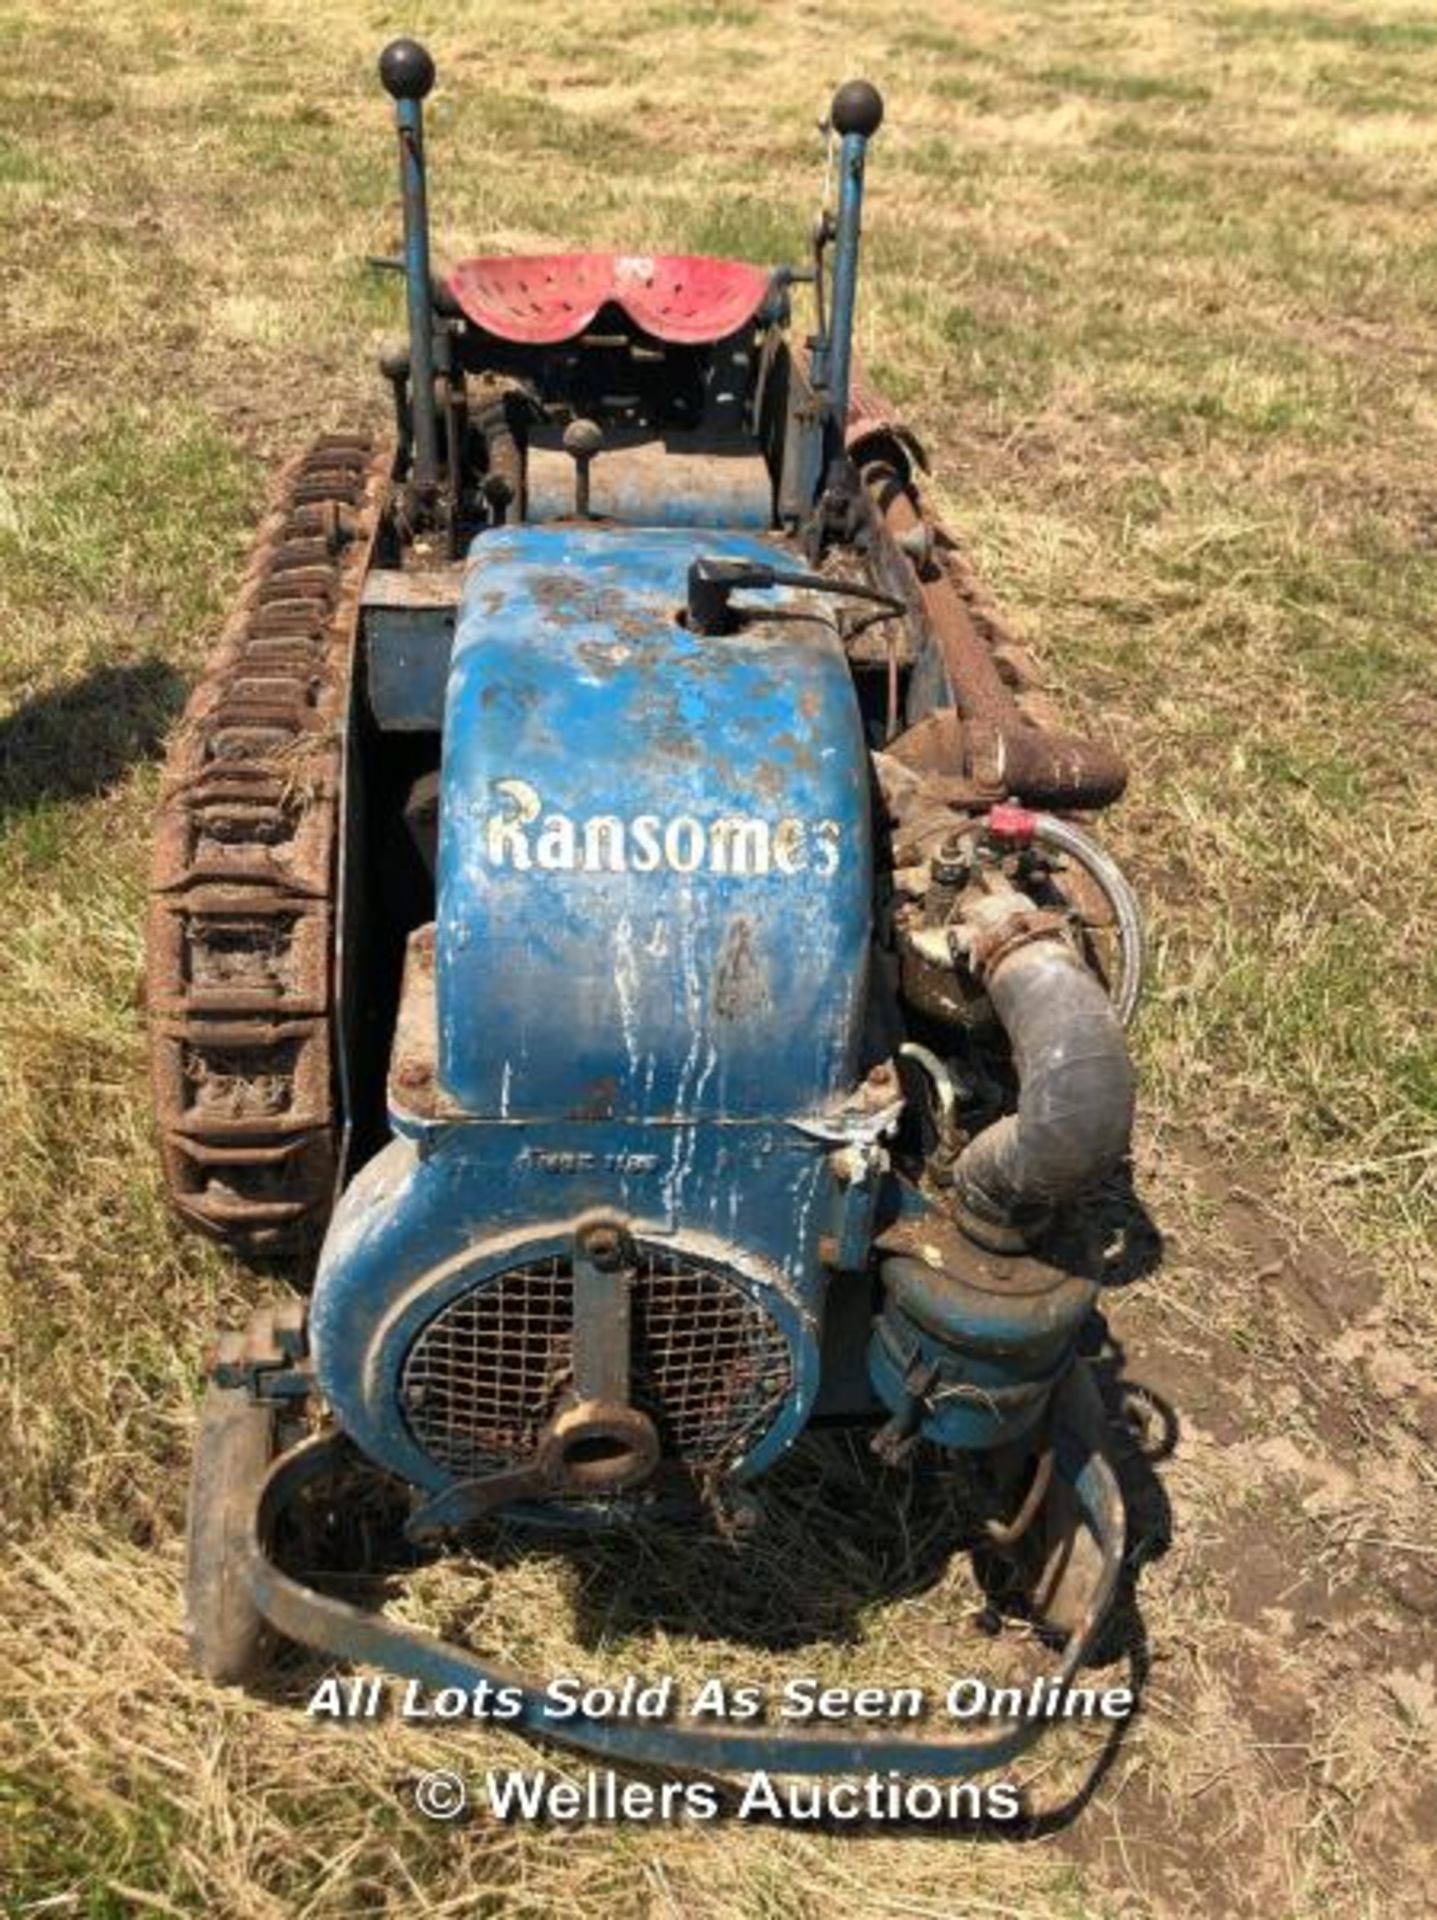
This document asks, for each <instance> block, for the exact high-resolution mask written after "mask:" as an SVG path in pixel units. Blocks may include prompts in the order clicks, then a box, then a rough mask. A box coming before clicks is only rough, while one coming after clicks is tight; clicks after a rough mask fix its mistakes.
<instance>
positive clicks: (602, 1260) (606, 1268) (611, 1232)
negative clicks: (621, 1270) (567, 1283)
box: [583, 1226, 625, 1273]
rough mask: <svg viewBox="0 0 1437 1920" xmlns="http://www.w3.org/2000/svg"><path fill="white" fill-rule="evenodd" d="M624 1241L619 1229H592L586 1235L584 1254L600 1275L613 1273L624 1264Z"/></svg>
mask: <svg viewBox="0 0 1437 1920" xmlns="http://www.w3.org/2000/svg"><path fill="white" fill-rule="evenodd" d="M624 1239H625V1236H624V1235H623V1233H621V1232H620V1230H619V1228H618V1227H607V1226H600V1227H590V1229H589V1231H588V1232H587V1233H586V1234H585V1235H584V1243H583V1244H584V1252H585V1253H586V1254H587V1255H588V1257H589V1259H590V1260H591V1261H592V1262H593V1264H594V1265H595V1266H596V1267H597V1268H598V1269H599V1271H600V1273H612V1272H613V1271H614V1269H615V1268H616V1267H621V1266H622V1265H623V1264H624Z"/></svg>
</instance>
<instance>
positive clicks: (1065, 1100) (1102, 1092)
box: [953, 939, 1133, 1227]
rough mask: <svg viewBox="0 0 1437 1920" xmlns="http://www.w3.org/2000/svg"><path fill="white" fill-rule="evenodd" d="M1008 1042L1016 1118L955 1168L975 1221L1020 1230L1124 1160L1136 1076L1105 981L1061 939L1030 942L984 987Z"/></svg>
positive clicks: (972, 1145) (969, 1149)
mask: <svg viewBox="0 0 1437 1920" xmlns="http://www.w3.org/2000/svg"><path fill="white" fill-rule="evenodd" d="M987 987H988V995H989V998H990V1000H991V1001H992V1003H993V1009H994V1011H995V1012H996V1013H997V1015H998V1018H999V1019H1000V1020H1001V1021H1002V1023H1003V1026H1004V1029H1005V1031H1006V1032H1007V1034H1008V1038H1009V1040H1010V1042H1011V1043H1012V1048H1013V1062H1014V1065H1015V1067H1016V1069H1017V1073H1018V1110H1017V1112H1016V1113H1010V1114H1006V1115H1005V1116H1004V1117H1003V1118H1002V1119H1001V1120H997V1121H995V1122H994V1123H993V1125H992V1126H991V1127H986V1128H984V1130H983V1132H982V1133H980V1134H979V1135H978V1136H977V1138H976V1139H974V1140H971V1141H970V1142H969V1143H968V1145H967V1146H966V1147H965V1148H964V1149H963V1151H962V1153H961V1154H960V1155H959V1156H958V1160H957V1162H956V1163H955V1166H954V1169H953V1180H954V1186H955V1188H956V1190H957V1194H958V1197H959V1199H960V1200H961V1201H962V1203H963V1205H964V1206H965V1207H966V1209H967V1210H968V1212H969V1214H970V1215H972V1216H973V1217H974V1219H975V1221H977V1222H980V1223H981V1222H984V1221H987V1222H991V1223H992V1224H993V1225H994V1226H996V1227H1011V1226H1021V1225H1022V1224H1024V1222H1025V1220H1026V1221H1031V1220H1033V1219H1034V1218H1035V1217H1037V1216H1041V1215H1044V1214H1046V1212H1047V1211H1048V1210H1049V1209H1050V1208H1052V1207H1053V1206H1055V1205H1058V1204H1060V1203H1061V1202H1063V1201H1066V1200H1072V1199H1074V1198H1075V1197H1076V1196H1077V1195H1078V1194H1080V1193H1081V1192H1082V1191H1083V1190H1084V1189H1085V1188H1086V1187H1088V1186H1091V1185H1092V1183H1093V1182H1094V1181H1097V1180H1100V1179H1101V1178H1102V1177H1103V1175H1104V1174H1106V1173H1110V1172H1111V1171H1112V1169H1113V1168H1114V1167H1115V1166H1116V1165H1117V1164H1118V1162H1119V1161H1120V1160H1121V1159H1122V1158H1123V1156H1124V1155H1125V1154H1126V1153H1127V1150H1128V1144H1129V1141H1130V1140H1131V1137H1132V1128H1133V1069H1132V1062H1131V1061H1130V1060H1129V1058H1128V1049H1127V1042H1126V1041H1125V1039H1124V1037H1123V1029H1122V1025H1121V1022H1120V1021H1119V1019H1118V1016H1117V1014H1116V1012H1115V1011H1114V1009H1113V1004H1112V1002H1111V1001H1110V1000H1109V998H1108V995H1107V992H1106V990H1105V988H1104V987H1103V984H1102V982H1101V981H1100V980H1099V979H1098V978H1097V977H1096V975H1095V974H1093V973H1092V972H1090V971H1089V969H1088V968H1087V967H1086V966H1085V965H1084V964H1083V962H1082V961H1081V960H1080V959H1079V958H1078V956H1077V954H1076V953H1074V952H1073V950H1072V949H1071V948H1070V947H1068V946H1066V945H1064V944H1063V943H1062V942H1061V941H1058V940H1053V939H1046V940H1033V941H1029V942H1028V943H1027V944H1026V945H1025V946H1021V947H1018V948H1017V949H1016V950H1015V951H1014V952H1012V953H1010V954H1008V955H1007V956H1006V958H1004V959H1001V960H1000V961H999V962H998V964H997V965H996V966H995V967H994V968H993V970H992V973H991V974H990V976H989V978H988V982H987Z"/></svg>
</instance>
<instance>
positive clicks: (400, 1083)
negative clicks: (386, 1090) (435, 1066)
mask: <svg viewBox="0 0 1437 1920" xmlns="http://www.w3.org/2000/svg"><path fill="white" fill-rule="evenodd" d="M428 1080H429V1069H428V1067H427V1066H426V1065H425V1064H424V1062H423V1061H422V1060H404V1061H401V1062H400V1064H399V1066H398V1067H397V1068H396V1069H395V1072H394V1084H395V1085H396V1086H397V1087H422V1086H425V1085H426V1084H427V1083H428Z"/></svg>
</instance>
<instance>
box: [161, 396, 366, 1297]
mask: <svg viewBox="0 0 1437 1920" xmlns="http://www.w3.org/2000/svg"><path fill="white" fill-rule="evenodd" d="M390 462H391V455H390V453H389V452H388V450H387V449H385V450H376V448H375V446H374V444H373V442H372V441H371V440H370V439H369V438H367V437H366V436H363V435H352V434H325V435H323V436H321V437H320V438H319V439H318V440H316V441H315V442H314V443H313V445H312V446H311V447H309V448H308V450H307V451H306V452H304V453H303V454H301V455H300V456H299V457H298V458H297V459H295V460H293V461H291V462H290V463H289V465H288V466H287V467H286V468H285V469H284V471H283V472H282V473H281V475H280V479H279V483H278V486H277V488H276V491H275V496H274V500H273V503H272V505H271V508H270V511H269V513H268V514H267V516H266V518H265V520H264V522H263V524H262V525H261V527H260V531H259V535H258V538H257V540H256V542H255V547H254V553H253V557H252V559H251V562H250V565H249V568H248V570H247V571H246V573H245V576H244V579H243V581H242V583H241V587H240V595H239V601H238V604H237V605H236V607H235V610H234V613H233V615H232V616H231V619H230V621H229V624H228V626H227V628H226V630H225V634H224V637H223V639H222V640H221V642H220V645H219V646H218V648H217V649H216V651H215V653H214V655H213V657H212V658H211V659H210V661H209V662H208V664H207V666H206V668H205V671H204V674H203V676H202V677H201V679H200V681H199V684H198V685H197V686H196V687H195V690H194V692H193V694H192V695H191V697H190V701H189V704H188V706H187V707H186V709H185V713H184V717H183V719H182V720H181V722H180V726H179V729H178V731H177V733H176V735H175V738H174V740H173V743H172V745H171V748H170V755H169V760H168V763H167V765H166V769H165V781H164V789H163V795H162V798H161V802H160V811H159V817H158V820H157V822H156V832H155V857H154V866H153V870H152V876H151V890H150V914H149V925H148V933H147V942H146V946H147V952H146V985H147V1002H148V1015H149V1033H150V1064H151V1072H152V1074H153V1078H154V1090H155V1106H156V1113H157V1115H158V1119H159V1127H160V1149H161V1155H162V1158H163V1161H164V1168H165V1177H166V1180H167V1182H168V1185H169V1190H170V1196H171V1198H172V1200H173V1202H174V1205H175V1207H176V1208H177V1210H178V1211H179V1213H180V1215H181V1216H182V1217H183V1218H184V1219H185V1220H186V1221H188V1222H189V1223H190V1224H191V1225H193V1226H196V1227H198V1228H200V1229H201V1230H202V1231H204V1232H206V1233H209V1234H211V1235H213V1236H214V1237H215V1238H217V1239H220V1240H222V1241H224V1242H225V1243H226V1244H227V1245H228V1246H230V1247H231V1248H232V1249H233V1250H234V1251H235V1252H237V1253H239V1254H241V1255H243V1256H245V1257H247V1258H251V1259H265V1258H274V1257H280V1256H286V1257H287V1256H292V1255H297V1254H301V1253H303V1252H304V1251H306V1250H307V1249H308V1248H309V1247H310V1246H311V1245H313V1244H314V1242H315V1240H316V1239H317V1236H318V1235H319V1233H321V1232H322V1231H323V1227H324V1223H325V1220H326V1218H327V1217H328V1214H329V1209H330V1204H331V1201H332V1198H333V1188H334V1180H335V1168H336V1123H337V1119H338V1115H337V1113H336V1099H335V1094H334V1061H333V1033H332V1012H333V1005H334V969H333V958H332V955H333V945H334V875H335V862H336V848H337V844H338V827H339V822H338V812H339V796H340V776H341V770H342V757H343V741H344V719H345V706H346V700H347V693H348V686H349V675H350V666H351V660H352V657H353V650H354V640H355V633H356V630H357V627H358V621H359V597H360V590H361V587H362V585H363V580H364V575H365V571H366V568H367V566H368V563H369V555H370V550H371V548H372V545H373V542H374V536H375V532H376V529H377V527H378V524H379V519H380V513H381V510H382V507H383V503H384V498H385V493H386V488H387V484H388V477H389V471H390Z"/></svg>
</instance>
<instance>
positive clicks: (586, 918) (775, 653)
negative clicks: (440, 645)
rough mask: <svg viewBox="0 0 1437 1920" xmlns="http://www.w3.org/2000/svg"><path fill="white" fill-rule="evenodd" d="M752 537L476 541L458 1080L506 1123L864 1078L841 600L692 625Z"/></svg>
mask: <svg viewBox="0 0 1437 1920" xmlns="http://www.w3.org/2000/svg"><path fill="white" fill-rule="evenodd" d="M700 552H707V553H717V554H722V555H726V556H731V557H733V558H735V559H752V560H773V559H774V558H775V557H778V556H779V555H781V554H783V553H784V552H785V550H784V549H782V548H781V547H780V546H779V545H778V543H777V542H767V541H762V540H758V539H755V538H751V537H747V536H742V535H718V534H714V535H700V534H695V533H693V532H688V533H680V532H677V531H665V530H655V531H644V532H625V531H618V530H605V529H597V528H578V527H574V528H557V527H518V528H512V529H507V528H506V529H502V530H500V531H498V532H494V533H489V534H485V535H483V536H481V537H480V539H479V540H478V541H477V542H476V543H475V546H474V548H473V550H472V557H471V563H470V568H469V572H468V577H467V579H466V582H465V587H464V593H463V598H462V601H461V605H460V617H459V624H458V630H457V632H456V636H455V646H454V656H453V666H452V669H451V674H450V681H449V692H448V704H447V711H446V720H445V740H444V769H443V787H442V792H441V799H440V844H439V905H438V939H437V983H438V997H439V1079H440V1083H441V1085H442V1087H443V1090H444V1092H445V1094H446V1095H447V1097H448V1098H449V1100H450V1101H452V1102H453V1103H455V1104H456V1105H457V1106H458V1107H459V1108H460V1109H462V1110H463V1111H464V1112H466V1113H468V1114H472V1115H475V1116H485V1117H488V1118H491V1119H497V1120H509V1121H514V1120H519V1119H538V1118H546V1119H561V1118H564V1117H579V1118H589V1119H606V1118H616V1119H617V1118H624V1119H630V1120H658V1119H688V1118H695V1117H699V1116H703V1115H712V1116H714V1117H722V1118H723V1119H725V1120H727V1121H729V1122H733V1121H736V1120H740V1119H745V1118H747V1119H756V1118H760V1117H763V1118H772V1119H785V1118H787V1117H789V1116H790V1115H793V1114H796V1113H801V1112H803V1111H805V1110H807V1109H810V1108H813V1107H816V1106H818V1105H820V1104H821V1103H822V1102H823V1101H825V1100H827V1099H829V1098H831V1097H832V1096H833V1095H834V1094H835V1093H838V1092H840V1091H842V1090H844V1089H846V1088H847V1087H848V1086H850V1085H851V1084H852V1081H853V1077H854V1074H855V1070H856V1066H857V1055H858V1046H859V1031H860V1024H861V1018H862V1010H863V1004H864V998H865V993H866V975H867V956H868V938H869V914H870V900H871V888H872V851H871V843H870V828H869V818H868V760H867V753H866V751H865V747H864V741H863V734H862V728H861V723H860V718H859V713H858V707H857V702H856V700H855V697H854V692H853V686H852V681H851V677H850V674H849V670H848V666H847V662H846V660H845V658H844V654H843V649H842V646H841V644H840V642H839V640H838V637H837V634H836V631H835V629H834V626H833V624H832V622H833V613H832V604H831V602H828V601H826V600H824V599H823V598H822V597H819V596H811V595H804V594H803V593H801V592H790V591H787V590H786V591H784V592H782V593H780V594H775V595H772V596H765V599H764V603H763V604H764V605H765V606H772V608H773V609H774V612H773V615H772V616H771V617H767V618H764V619H761V620H759V621H756V622H754V623H752V624H749V625H745V626H743V627H742V628H741V629H740V630H739V631H738V632H736V633H733V634H730V635H724V636H720V637H708V636H701V635H697V634H693V633H690V632H689V631H688V630H687V629H686V627H685V626H684V625H683V624H682V623H681V619H680V609H681V607H682V605H683V601H684V592H685V581H686V574H687V569H688V565H689V562H690V561H691V559H692V558H693V557H694V556H695V554H697V553H700Z"/></svg>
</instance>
